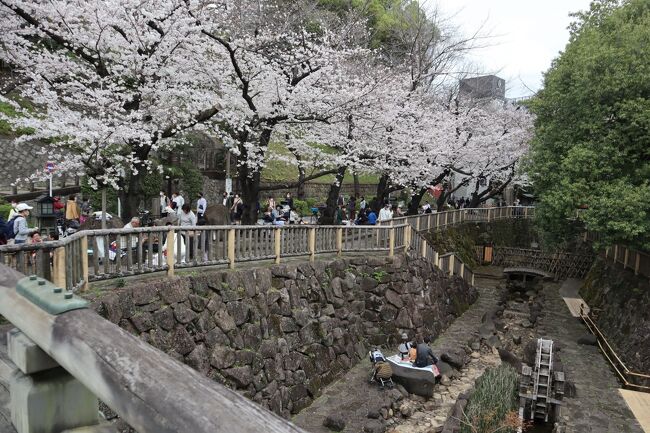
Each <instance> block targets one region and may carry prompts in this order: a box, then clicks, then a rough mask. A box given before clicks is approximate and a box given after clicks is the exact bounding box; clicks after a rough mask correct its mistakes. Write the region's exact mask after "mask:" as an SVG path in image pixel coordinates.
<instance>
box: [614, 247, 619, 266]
mask: <svg viewBox="0 0 650 433" xmlns="http://www.w3.org/2000/svg"><path fill="white" fill-rule="evenodd" d="M617 258H618V245H614V264H616V259H617Z"/></svg>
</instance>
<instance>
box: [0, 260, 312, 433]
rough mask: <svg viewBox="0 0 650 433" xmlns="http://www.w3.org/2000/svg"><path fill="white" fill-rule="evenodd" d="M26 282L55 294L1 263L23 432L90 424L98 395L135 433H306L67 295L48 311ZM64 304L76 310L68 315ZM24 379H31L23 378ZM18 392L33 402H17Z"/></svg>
mask: <svg viewBox="0 0 650 433" xmlns="http://www.w3.org/2000/svg"><path fill="white" fill-rule="evenodd" d="M30 284H31V290H32V291H31V292H30V293H32V294H33V295H34V296H36V295H35V294H36V293H39V292H48V293H50V294H51V293H56V290H57V289H56V288H55V286H54V285H52V284H49V283H46V282H45V281H38V280H33V281H32V280H30V278H23V276H22V275H20V274H18V273H17V272H15V271H13V270H11V269H9V268H7V267H5V266H3V265H0V314H1V315H2V316H4V317H5V318H6V319H7V320H9V321H10V322H11V323H12V324H13V325H14V326H15V327H16V328H18V330H14V331H12V332H10V333H9V336H8V339H9V342H8V346H9V347H10V349H9V351H8V352H9V356H10V358H11V360H12V361H14V362H15V363H16V365H17V367H18V368H19V369H21V370H22V373H20V374H19V373H14V375H13V376H12V377H13V378H14V379H12V380H15V381H16V387H15V388H14V386H13V382H12V387H11V392H12V393H14V392H17V395H18V397H17V398H15V399H12V404H11V410H12V419H16V420H27V419H29V420H30V421H29V422H30V427H31V429H30V430H29V431H53V430H52V429H53V428H55V427H54V426H56V428H55V430H56V431H61V430H66V431H68V429H72V428H76V427H92V426H93V425H95V424H97V423H98V421H99V420H98V413H99V408H98V401H97V399H98V398H99V399H100V400H102V401H103V402H104V403H106V404H107V405H108V406H109V407H110V408H111V409H112V410H114V411H115V412H116V413H117V414H118V415H119V416H120V417H121V418H122V419H123V420H124V421H125V422H127V423H128V424H129V425H130V426H131V427H133V428H135V429H136V431H138V432H140V433H161V432H192V433H213V432H234V433H249V432H275V433H281V432H282V433H300V432H303V430H301V429H299V428H298V427H296V426H295V425H293V424H291V423H290V422H289V421H287V420H285V419H282V418H280V417H279V416H277V415H275V414H274V413H272V412H270V411H268V410H266V409H264V408H262V406H260V405H257V404H256V403H254V402H252V401H250V400H248V399H247V398H245V397H244V396H243V395H240V394H238V393H237V392H235V391H233V390H230V389H228V388H226V387H225V386H223V385H221V384H219V383H217V382H216V381H214V380H212V379H210V378H209V377H207V376H204V375H202V374H201V373H199V372H197V371H195V370H194V369H192V368H190V367H189V366H187V365H184V364H182V363H180V362H178V361H176V360H174V359H172V358H171V357H170V356H168V355H167V354H165V353H164V352H162V351H160V350H158V349H156V348H154V347H153V346H151V345H150V344H148V343H147V342H146V341H145V340H143V339H141V338H138V337H137V336H136V335H132V334H130V333H128V332H127V331H125V330H124V329H122V328H120V327H119V326H117V325H115V324H113V323H111V322H109V321H108V320H106V319H104V318H102V317H100V316H99V315H97V313H95V311H94V310H92V309H90V308H84V306H83V304H81V305H79V302H80V300H79V299H78V298H76V297H74V296H73V295H72V294H69V293H59V295H58V296H59V299H54V301H53V302H54V303H57V304H58V305H59V306H61V305H62V306H63V312H59V313H58V314H50V313H48V312H47V311H46V309H45V308H43V305H39V304H38V302H34V300H33V296H25V295H23V294H22V293H25V292H24V290H25V287H28V286H29V285H30ZM17 286H21V290H22V291H21V292H19V291H18V290H16V287H17ZM27 290H30V288H29V287H28V289H27ZM68 295H69V296H68ZM44 296H45V297H47V296H48V295H47V294H45V295H44ZM49 296H52V295H49ZM54 297H56V295H54ZM66 302H72V303H75V307H74V308H75V309H71V310H66V309H65V303H66ZM81 302H83V301H81ZM59 366H60V367H63V369H61V368H58V367H59ZM64 369H65V370H64ZM43 371H47V373H45V374H43V373H41V372H43ZM21 375H22V376H21ZM31 375H34V378H35V380H24V379H21V377H25V376H31ZM79 383H80V384H79ZM21 392H22V393H23V394H24V395H25V396H29V395H37V396H38V398H20V395H23V394H20V393H21ZM14 400H15V401H14ZM43 401H45V402H47V407H44V406H43ZM19 431H21V430H19ZM84 431H86V429H84ZM88 431H95V430H92V429H89V430H88ZM97 431H99V430H97ZM102 431H103V430H102ZM303 433H304V432H303Z"/></svg>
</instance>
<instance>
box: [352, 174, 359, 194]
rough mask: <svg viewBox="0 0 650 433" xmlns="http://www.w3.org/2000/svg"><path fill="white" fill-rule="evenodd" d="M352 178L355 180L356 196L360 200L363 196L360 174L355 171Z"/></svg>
mask: <svg viewBox="0 0 650 433" xmlns="http://www.w3.org/2000/svg"><path fill="white" fill-rule="evenodd" d="M352 179H353V180H354V196H355V197H356V199H357V200H358V199H359V197H361V186H360V185H359V175H358V174H356V173H354V174H353V175H352Z"/></svg>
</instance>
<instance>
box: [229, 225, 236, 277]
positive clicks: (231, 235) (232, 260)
mask: <svg viewBox="0 0 650 433" xmlns="http://www.w3.org/2000/svg"><path fill="white" fill-rule="evenodd" d="M235 235H236V233H235V229H234V228H231V229H230V230H228V267H229V268H230V269H234V268H235Z"/></svg>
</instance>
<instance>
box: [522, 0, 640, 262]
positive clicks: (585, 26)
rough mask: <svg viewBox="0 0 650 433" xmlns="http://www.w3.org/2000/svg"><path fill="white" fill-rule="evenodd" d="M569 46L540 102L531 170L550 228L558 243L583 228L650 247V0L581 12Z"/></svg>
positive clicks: (603, 0) (605, 238) (602, 4)
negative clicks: (573, 220)
mask: <svg viewBox="0 0 650 433" xmlns="http://www.w3.org/2000/svg"><path fill="white" fill-rule="evenodd" d="M574 17H575V18H576V21H575V22H574V23H573V24H572V26H571V27H570V30H571V37H570V40H569V43H568V45H567V46H566V49H565V51H564V52H563V53H561V55H560V56H559V57H558V58H557V59H556V60H555V61H554V62H553V64H552V66H551V68H550V69H549V71H548V72H547V73H546V74H545V78H544V88H543V90H541V91H540V93H539V94H538V96H537V97H536V98H535V99H534V100H533V101H532V102H531V109H532V111H533V112H534V113H535V114H536V115H537V121H536V134H535V138H534V141H533V144H532V155H531V160H530V165H529V173H530V176H531V179H532V181H533V182H534V185H535V189H536V192H537V193H538V195H539V197H540V206H539V207H540V209H539V216H540V224H541V225H542V227H543V228H544V229H545V230H546V231H547V232H548V233H550V234H551V235H552V236H553V237H555V239H556V240H557V239H562V238H566V236H567V235H570V234H571V231H572V230H576V229H580V228H582V227H576V225H575V224H568V223H567V220H568V219H571V218H573V217H575V215H576V210H577V209H578V208H580V207H582V208H585V210H584V211H583V212H581V215H580V218H579V220H580V221H582V222H583V223H584V226H585V227H586V228H587V229H588V230H590V231H593V232H596V233H598V234H600V235H601V241H602V243H603V244H604V245H607V244H612V243H616V242H619V243H625V244H628V245H632V246H636V247H638V248H645V249H648V248H650V2H648V1H647V0H628V1H624V0H620V1H615V0H599V1H594V2H592V5H591V8H590V10H589V11H587V12H583V13H579V14H575V15H574Z"/></svg>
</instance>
